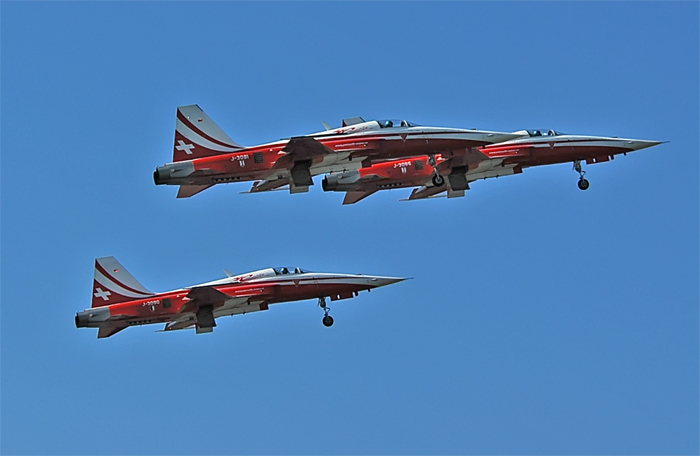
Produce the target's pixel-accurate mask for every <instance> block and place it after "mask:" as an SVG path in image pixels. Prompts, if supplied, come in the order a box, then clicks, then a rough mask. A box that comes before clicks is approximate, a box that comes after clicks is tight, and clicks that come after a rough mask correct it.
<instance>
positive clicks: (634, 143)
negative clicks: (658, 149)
mask: <svg viewBox="0 0 700 456" xmlns="http://www.w3.org/2000/svg"><path fill="white" fill-rule="evenodd" d="M665 142H668V141H644V140H641V139H625V147H629V148H630V149H632V150H641V149H646V148H647V147H653V146H658V145H659V144H663V143H665Z"/></svg>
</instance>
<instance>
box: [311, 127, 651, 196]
mask: <svg viewBox="0 0 700 456" xmlns="http://www.w3.org/2000/svg"><path fill="white" fill-rule="evenodd" d="M516 133H518V132H516ZM519 133H522V136H521V137H520V138H517V139H513V140H510V141H505V142H501V143H498V144H490V145H485V146H483V147H479V148H477V149H470V150H467V151H454V150H452V151H447V152H443V153H441V154H439V155H437V156H436V157H435V158H434V160H435V163H436V169H437V174H436V173H434V172H433V171H432V168H430V167H428V163H429V161H430V159H431V157H428V156H422V157H413V158H410V159H404V160H392V161H387V162H384V163H377V164H374V165H372V166H371V167H369V168H362V169H359V170H351V171H346V172H342V173H334V174H329V175H327V176H325V177H324V178H323V182H322V184H323V189H324V190H325V191H339V192H346V195H345V199H344V200H343V204H353V203H356V202H358V201H360V200H362V199H364V198H366V197H367V196H369V195H371V194H373V193H375V192H377V191H379V190H387V189H392V188H407V187H419V188H416V189H414V191H413V193H411V195H410V196H409V198H408V200H415V199H422V198H430V197H434V196H436V195H439V194H441V193H443V192H447V197H448V198H452V197H459V196H464V191H465V190H468V189H469V183H470V182H473V181H476V180H479V179H488V178H491V177H499V176H507V175H510V174H519V173H522V172H523V169H525V168H528V167H531V166H540V165H551V164H555V163H567V162H569V163H573V164H574V170H575V171H576V172H578V173H579V181H578V187H579V188H580V189H581V190H586V189H588V187H589V182H588V180H586V179H585V178H584V175H585V174H586V172H585V171H584V170H583V168H582V165H581V163H582V162H583V161H586V163H588V164H593V163H601V162H605V161H609V160H612V159H614V158H615V155H619V154H623V155H627V153H628V152H633V151H636V150H640V149H645V148H647V147H652V146H656V145H658V144H661V142H659V141H646V140H640V139H622V138H610V137H604V136H581V135H567V134H563V133H559V132H556V131H554V130H549V131H547V132H543V131H540V130H529V131H528V130H523V131H522V132H519ZM445 183H446V184H447V185H445Z"/></svg>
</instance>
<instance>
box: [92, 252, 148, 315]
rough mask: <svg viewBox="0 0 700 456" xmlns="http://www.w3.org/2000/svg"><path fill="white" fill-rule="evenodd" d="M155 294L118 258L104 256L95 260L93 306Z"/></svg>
mask: <svg viewBox="0 0 700 456" xmlns="http://www.w3.org/2000/svg"><path fill="white" fill-rule="evenodd" d="M153 295H154V293H152V292H150V291H148V290H147V289H146V288H144V286H143V285H141V284H140V283H139V281H138V280H136V279H135V278H134V276H132V275H131V274H129V271H127V270H126V269H125V268H124V266H122V265H121V264H119V262H118V261H117V260H116V258H114V257H104V258H97V259H96V260H95V278H94V280H93V283H92V307H101V306H108V305H110V304H117V303H119V302H124V301H131V300H132V299H140V298H147V297H149V296H153Z"/></svg>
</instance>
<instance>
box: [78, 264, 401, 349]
mask: <svg viewBox="0 0 700 456" xmlns="http://www.w3.org/2000/svg"><path fill="white" fill-rule="evenodd" d="M226 275H227V276H228V277H226V278H224V279H219V280H214V281H212V282H207V283H203V284H200V285H194V286H190V287H186V288H181V289H178V290H173V291H168V292H165V293H154V292H152V291H149V290H147V289H146V288H145V287H144V286H143V285H141V284H140V283H139V282H138V280H136V279H135V278H134V276H132V275H131V274H130V273H129V272H128V271H127V270H126V269H125V268H124V266H122V265H121V264H119V262H118V261H117V260H116V259H115V258H114V257H104V258H97V259H96V260H95V277H94V280H93V286H92V307H91V308H90V309H87V310H84V311H82V312H78V313H77V314H76V316H75V325H76V327H78V328H98V332H97V337H98V339H101V338H104V337H109V336H112V335H114V334H116V333H118V332H119V331H121V330H123V329H126V328H128V327H129V326H137V325H147V324H152V323H164V324H165V327H164V328H163V331H174V330H178V329H186V328H195V330H196V333H197V334H200V333H207V332H212V331H213V329H214V327H215V326H216V321H215V320H216V318H219V317H223V316H228V315H238V314H245V313H249V312H258V311H260V310H268V307H269V305H270V304H276V303H280V302H290V301H301V300H305V299H318V305H319V307H321V309H322V310H323V320H322V322H323V324H324V325H325V326H327V327H330V326H331V325H333V317H331V316H330V315H329V311H330V307H328V305H327V304H326V298H330V300H331V301H336V300H339V299H348V298H352V297H355V296H357V295H358V294H359V292H360V291H364V290H367V291H370V290H372V289H374V288H379V287H383V286H386V285H390V284H392V283H397V282H401V281H403V280H406V279H404V278H399V277H384V276H368V275H360V274H335V273H319V272H310V271H306V270H303V269H301V268H289V267H281V268H267V269H261V270H259V271H254V272H249V273H246V274H240V275H233V274H231V273H229V272H228V271H226Z"/></svg>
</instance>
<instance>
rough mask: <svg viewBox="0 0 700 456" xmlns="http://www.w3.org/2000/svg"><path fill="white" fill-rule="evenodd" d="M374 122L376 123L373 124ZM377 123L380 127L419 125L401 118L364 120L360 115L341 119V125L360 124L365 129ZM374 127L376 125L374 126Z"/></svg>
mask: <svg viewBox="0 0 700 456" xmlns="http://www.w3.org/2000/svg"><path fill="white" fill-rule="evenodd" d="M375 122H376V124H375ZM377 124H379V127H380V128H394V127H404V128H406V127H418V126H419V125H418V124H417V123H414V122H409V121H408V120H401V119H384V120H365V119H363V118H362V117H350V118H347V119H343V127H349V126H354V125H358V126H359V125H362V126H364V128H362V130H365V129H370V130H371V129H373V128H367V127H369V126H374V125H377ZM374 128H376V126H375V127H374Z"/></svg>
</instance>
